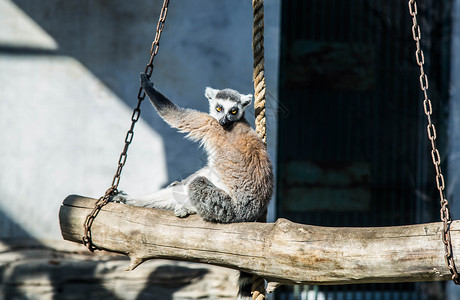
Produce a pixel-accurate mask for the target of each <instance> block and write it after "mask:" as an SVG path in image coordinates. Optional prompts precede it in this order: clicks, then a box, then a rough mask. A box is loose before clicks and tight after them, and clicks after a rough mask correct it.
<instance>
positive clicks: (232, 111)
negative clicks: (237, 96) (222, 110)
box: [230, 108, 238, 115]
mask: <svg viewBox="0 0 460 300" xmlns="http://www.w3.org/2000/svg"><path fill="white" fill-rule="evenodd" d="M237 112H238V109H236V108H232V110H231V111H230V113H231V114H232V115H236V113H237Z"/></svg>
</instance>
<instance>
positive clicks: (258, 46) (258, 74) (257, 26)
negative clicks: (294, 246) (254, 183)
mask: <svg viewBox="0 0 460 300" xmlns="http://www.w3.org/2000/svg"><path fill="white" fill-rule="evenodd" d="M252 10H253V21H252V52H253V55H254V64H253V67H254V72H253V80H254V110H255V117H256V121H255V123H256V132H257V135H258V136H259V137H260V138H261V139H262V141H263V142H264V143H265V144H266V143H267V124H266V118H265V68H264V63H265V58H264V1H263V0H252ZM266 219H267V213H266V212H265V214H264V216H263V217H262V218H261V219H260V220H258V221H259V222H266ZM252 299H253V300H264V299H265V281H264V279H263V278H262V277H259V276H257V275H254V276H253V278H252Z"/></svg>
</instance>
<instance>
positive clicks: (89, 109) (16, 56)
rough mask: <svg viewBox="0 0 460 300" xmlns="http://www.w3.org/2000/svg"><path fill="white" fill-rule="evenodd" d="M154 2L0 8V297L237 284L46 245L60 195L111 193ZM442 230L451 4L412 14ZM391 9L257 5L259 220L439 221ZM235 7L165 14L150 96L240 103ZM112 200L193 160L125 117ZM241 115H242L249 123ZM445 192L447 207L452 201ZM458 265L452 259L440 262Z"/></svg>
mask: <svg viewBox="0 0 460 300" xmlns="http://www.w3.org/2000/svg"><path fill="white" fill-rule="evenodd" d="M161 5H162V1H160V0H151V1H146V0H136V1H121V0H113V1H106V0H93V1H89V0H84V1H75V0H67V1H64V0H49V1H37V0H0V129H1V130H0V139H1V141H2V143H1V146H0V193H1V194H0V195H1V197H0V250H1V251H0V299H101V298H105V299H198V298H199V299H225V298H227V299H233V298H235V294H236V288H235V286H234V285H235V281H236V278H237V272H235V271H232V270H227V269H223V268H219V267H213V266H207V265H201V264H191V263H182V262H172V261H164V260H155V261H149V262H146V263H144V264H143V265H141V266H140V267H139V268H138V269H136V270H135V271H132V272H125V271H124V268H125V267H126V266H127V265H128V261H127V259H126V258H125V257H123V256H119V255H114V254H109V253H105V252H100V251H99V252H97V253H96V254H90V253H89V252H88V251H87V250H86V248H84V247H83V246H81V245H77V244H73V243H69V242H65V241H63V239H62V237H61V234H60V229H59V222H58V211H59V208H60V205H61V203H62V201H63V200H64V198H65V197H66V196H67V195H69V194H80V195H84V196H89V197H94V198H98V197H100V196H101V195H102V194H103V193H104V192H105V190H106V189H107V188H108V187H109V186H110V184H111V182H112V178H113V175H114V174H115V171H116V167H117V162H118V157H119V154H120V152H121V151H122V149H123V146H124V139H125V135H126V131H127V130H128V129H129V125H130V122H131V120H130V119H131V114H132V110H133V108H134V107H135V106H136V104H137V98H136V97H137V92H138V88H139V73H140V72H142V71H143V70H144V69H145V65H146V64H147V62H148V59H149V58H150V53H149V50H150V45H151V43H152V40H153V38H154V34H155V28H156V24H157V20H158V15H159V12H160V9H161ZM418 8H419V16H418V19H419V23H420V25H421V28H422V49H423V51H424V54H425V71H426V73H427V74H428V76H429V94H430V99H431V100H432V101H433V111H434V112H433V120H434V122H435V125H436V128H437V133H438V146H439V149H440V151H441V156H442V159H443V170H444V172H445V173H446V174H445V177H446V182H447V195H448V199H449V201H450V203H451V208H452V211H453V217H454V218H456V216H458V215H460V205H458V204H457V198H458V197H459V196H458V195H460V183H459V179H460V55H459V53H460V51H459V49H460V0H424V1H419V2H418ZM411 25H412V20H411V18H410V16H409V13H408V6H407V3H406V2H405V1H400V0H388V1H383V2H382V1H373V0H342V1H334V0H307V1H302V0H296V1H294V0H292V1H280V0H266V1H265V60H266V80H267V117H268V120H267V123H268V138H267V141H268V148H269V152H270V154H271V157H272V160H273V163H274V165H275V167H276V168H275V171H276V177H277V191H276V196H275V197H274V198H273V200H272V202H271V204H270V209H269V215H268V219H269V221H274V220H276V218H278V217H284V218H288V219H290V220H292V221H295V222H301V223H306V224H312V225H324V226H391V225H406V224H414V223H424V222H431V221H438V220H439V201H438V198H437V197H438V194H437V190H436V186H435V180H434V168H433V166H432V163H431V155H430V152H429V151H430V148H429V144H428V139H427V134H426V117H425V115H424V112H423V107H422V99H423V98H422V95H421V92H420V84H419V73H418V72H419V69H418V66H417V65H416V63H415V57H414V51H415V44H414V41H413V39H412V33H411ZM251 43H252V6H251V2H250V1H230V0H214V1H204V0H195V1H185V0H177V1H174V0H173V1H171V3H170V5H169V12H168V17H167V20H166V25H165V29H164V31H163V36H162V39H161V43H160V49H159V53H158V55H157V57H156V58H155V62H154V63H155V69H154V71H153V76H152V80H153V81H154V83H155V86H156V87H157V88H158V89H159V90H160V91H162V92H163V93H164V94H165V95H167V96H168V97H170V98H171V99H172V100H173V101H175V102H176V103H177V104H178V105H179V106H183V107H190V108H195V109H198V110H202V111H207V110H208V102H207V100H206V98H205V97H204V89H205V88H206V87H207V86H210V87H213V88H219V89H222V88H227V87H229V88H233V89H236V90H238V91H239V92H241V93H253V82H252V48H251ZM141 109H142V114H141V120H140V121H139V122H138V124H137V125H136V129H135V136H134V141H133V143H132V145H131V147H130V150H129V155H128V161H127V164H126V166H125V168H124V170H123V174H122V178H121V182H120V189H122V190H124V191H126V192H128V193H130V194H133V195H142V194H146V193H150V192H153V191H155V190H157V189H159V188H161V187H162V186H164V185H166V184H168V183H170V182H172V181H175V180H180V179H181V178H185V177H186V176H187V175H189V174H191V173H193V172H194V171H195V170H197V169H199V168H200V167H202V166H203V165H204V164H205V163H206V157H205V155H204V153H203V152H202V150H201V149H199V148H198V147H197V145H196V144H194V143H192V142H190V141H187V140H185V139H184V138H183V135H182V134H179V133H177V132H176V131H175V130H173V129H171V128H169V127H168V125H166V124H165V123H164V122H163V121H162V120H161V119H160V118H159V117H158V115H157V114H156V112H155V111H154V110H153V108H152V107H151V105H150V104H148V103H144V104H143V106H142V108H141ZM253 114H254V111H253V109H251V110H250V111H249V112H248V113H247V117H248V119H249V121H250V122H251V123H252V124H253V122H254V117H253ZM456 195H457V197H456ZM458 255H460V253H459V254H457V256H458ZM270 298H271V299H325V300H326V299H327V300H329V299H362V300H367V299H382V300H400V299H401V300H406V299H407V300H418V299H420V300H425V299H429V300H431V299H434V300H441V299H442V300H454V299H460V288H458V287H455V286H454V285H453V284H452V283H440V282H437V283H416V284H415V283H399V284H370V285H350V286H327V287H324V286H321V287H318V286H295V287H281V288H280V289H279V290H278V291H277V293H276V294H275V295H271V296H270Z"/></svg>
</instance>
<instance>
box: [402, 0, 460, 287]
mask: <svg viewBox="0 0 460 300" xmlns="http://www.w3.org/2000/svg"><path fill="white" fill-rule="evenodd" d="M408 4H409V14H410V15H411V16H412V36H413V38H414V41H415V45H416V47H417V50H416V51H415V59H416V61H417V65H418V66H419V67H420V77H419V80H420V88H421V90H422V92H423V95H424V100H423V109H424V111H425V114H426V117H427V120H428V126H427V132H428V139H429V140H430V142H431V158H432V160H433V164H434V168H435V171H436V186H437V188H438V191H439V198H440V202H441V220H442V221H443V233H442V242H443V243H444V249H445V260H446V264H447V268H448V269H449V271H450V273H451V274H452V280H453V281H454V282H455V284H460V278H459V274H458V271H457V268H456V267H455V261H454V255H453V251H452V241H451V236H450V224H451V223H452V218H451V216H450V209H449V202H448V201H447V198H446V195H445V191H444V189H445V184H444V176H443V175H442V171H441V156H440V155H439V151H438V149H437V148H436V128H435V126H434V124H433V123H432V121H431V115H432V113H433V108H432V105H431V100H430V99H429V98H428V92H427V90H428V76H427V75H426V74H425V71H424V68H423V65H424V64H425V56H424V55H423V51H422V49H421V47H420V40H421V38H422V36H421V32H420V26H419V24H418V22H417V13H418V12H417V3H416V2H415V0H409V3H408Z"/></svg>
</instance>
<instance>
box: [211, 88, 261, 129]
mask: <svg viewBox="0 0 460 300" xmlns="http://www.w3.org/2000/svg"><path fill="white" fill-rule="evenodd" d="M204 94H205V96H206V98H208V99H209V114H210V115H211V116H212V117H213V118H215V119H216V120H217V121H219V123H220V125H222V126H224V127H227V126H229V125H231V124H232V123H234V122H236V121H238V120H240V119H241V118H243V117H244V110H245V109H246V107H247V106H248V105H249V103H251V101H252V95H251V94H247V95H242V94H240V93H238V92H237V91H235V90H232V89H224V90H216V89H213V88H210V87H207V88H206V91H205V93H204Z"/></svg>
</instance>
